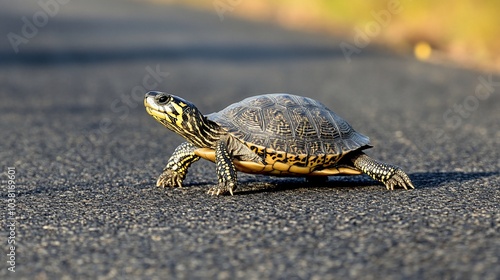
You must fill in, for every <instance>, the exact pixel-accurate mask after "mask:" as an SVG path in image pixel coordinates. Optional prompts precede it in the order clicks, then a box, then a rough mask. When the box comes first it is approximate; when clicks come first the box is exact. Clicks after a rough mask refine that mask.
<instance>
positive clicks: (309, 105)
mask: <svg viewBox="0 0 500 280" xmlns="http://www.w3.org/2000/svg"><path fill="white" fill-rule="evenodd" d="M144 106H145V107H146V111H147V112H148V113H149V114H150V115H151V116H152V117H153V118H155V119H156V120H157V121H158V122H160V123H161V124H163V125H164V126H165V127H167V128H168V129H170V130H171V131H173V132H175V133H177V134H178V135H180V136H182V137H183V138H184V139H186V140H187V141H186V142H184V143H182V144H180V145H179V146H178V147H177V148H176V149H175V150H174V152H173V154H172V156H171V157H170V159H169V160H168V163H167V165H166V166H165V168H164V169H163V172H162V173H161V175H160V176H159V177H158V180H157V181H156V185H157V186H158V187H161V188H165V187H182V182H183V181H184V179H185V177H186V174H187V172H188V169H189V167H190V165H191V164H192V163H194V162H196V161H197V160H199V159H200V158H203V159H206V160H209V161H212V162H215V166H216V168H215V169H216V173H217V177H218V184H217V185H215V186H212V187H210V189H209V190H208V192H207V193H208V194H210V195H222V194H228V193H229V194H231V195H233V191H234V190H235V189H236V187H237V171H241V172H245V173H254V174H266V175H275V176H302V177H306V178H310V179H314V178H316V179H319V180H327V177H326V176H332V175H358V174H363V173H364V174H367V175H369V176H370V177H371V178H373V179H375V180H377V181H379V182H382V183H383V184H384V185H385V186H386V188H387V189H388V190H389V189H390V190H393V189H394V187H396V186H397V187H402V188H405V189H407V190H408V189H413V188H414V186H413V184H412V182H411V180H410V178H409V177H408V175H407V174H406V173H405V172H404V171H403V170H402V169H401V168H400V167H398V166H396V165H392V164H388V163H384V162H381V161H378V160H375V159H373V158H371V157H369V156H368V155H366V154H365V153H364V152H363V151H364V150H365V149H368V148H372V146H371V145H370V140H369V138H368V137H367V136H365V135H363V134H361V133H358V132H356V131H355V130H354V129H353V128H352V127H351V125H349V123H347V121H345V120H344V119H342V118H341V117H340V116H338V115H337V114H336V113H334V112H333V111H332V110H330V109H328V108H327V107H326V106H325V105H323V104H322V103H320V102H319V101H316V100H314V99H311V98H308V97H303V96H297V95H292V94H287V93H273V94H262V95H257V96H253V97H248V98H246V99H243V100H242V101H240V102H237V103H234V104H231V105H229V106H228V107H226V108H225V109H223V110H221V111H219V112H216V113H212V114H209V115H203V114H202V113H201V112H200V110H198V108H196V106H195V105H193V104H192V103H191V102H189V101H187V100H184V99H183V98H181V97H178V96H175V95H173V94H168V93H165V92H160V91H150V92H148V93H146V95H145V97H144ZM317 176H322V177H317Z"/></svg>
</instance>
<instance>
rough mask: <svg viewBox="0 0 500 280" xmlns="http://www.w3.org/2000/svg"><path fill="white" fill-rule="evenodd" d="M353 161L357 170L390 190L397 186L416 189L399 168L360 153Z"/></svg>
mask: <svg viewBox="0 0 500 280" xmlns="http://www.w3.org/2000/svg"><path fill="white" fill-rule="evenodd" d="M351 160H352V162H353V164H354V166H355V167H356V168H358V169H359V170H361V171H362V172H363V173H366V174H367V175H368V176H370V177H372V178H373V179H375V180H377V181H379V182H382V183H384V185H385V186H386V187H387V189H388V190H389V189H390V190H393V189H394V187H396V186H399V187H403V188H405V189H408V188H412V189H414V188H415V187H414V186H413V184H412V182H411V180H410V178H409V177H408V175H406V173H405V172H404V171H403V170H402V169H401V168H400V167H398V166H395V165H391V164H387V163H384V162H380V161H377V160H375V159H372V158H371V157H369V156H367V155H366V154H364V153H359V154H358V155H356V156H354V157H352V159H351Z"/></svg>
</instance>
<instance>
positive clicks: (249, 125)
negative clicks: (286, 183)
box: [207, 94, 370, 168]
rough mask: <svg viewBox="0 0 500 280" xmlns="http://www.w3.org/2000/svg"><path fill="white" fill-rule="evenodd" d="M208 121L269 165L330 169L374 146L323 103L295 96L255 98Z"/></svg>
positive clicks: (230, 107) (214, 115)
mask: <svg viewBox="0 0 500 280" xmlns="http://www.w3.org/2000/svg"><path fill="white" fill-rule="evenodd" d="M207 117H208V118H209V119H210V120H212V121H214V122H216V123H217V124H219V125H220V126H221V127H222V128H223V129H225V130H227V131H228V132H229V133H231V134H232V135H234V136H235V137H236V138H237V139H240V140H241V141H243V142H245V143H246V144H247V146H248V147H249V148H250V149H251V150H252V151H254V152H256V153H257V154H259V155H261V156H262V158H263V159H264V160H265V161H266V162H267V163H268V164H274V163H276V162H280V163H286V164H288V165H295V166H300V167H305V168H307V167H310V168H313V167H318V166H328V165H332V164H334V163H336V162H337V161H338V160H339V159H340V158H341V157H342V156H343V155H344V154H346V153H347V152H350V151H353V150H356V149H359V148H362V147H364V146H369V144H370V143H369V139H368V137H366V136H364V135H362V134H360V133H358V132H356V131H354V130H353V129H352V127H351V126H350V125H349V124H348V123H347V122H346V121H345V120H343V119H342V118H340V117H339V116H337V115H336V114H335V113H334V112H332V111H331V110H329V109H328V108H326V107H325V106H324V105H323V104H321V103H320V102H318V101H315V100H313V99H310V98H307V97H301V96H295V95H290V94H267V95H260V96H254V97H250V98H247V99H244V100H242V101H240V102H238V103H235V104H232V105H230V106H228V107H227V108H225V109H223V110H222V111H220V112H217V113H213V114H210V115H208V116H207Z"/></svg>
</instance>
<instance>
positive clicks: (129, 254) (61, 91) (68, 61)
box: [0, 0, 500, 279]
mask: <svg viewBox="0 0 500 280" xmlns="http://www.w3.org/2000/svg"><path fill="white" fill-rule="evenodd" d="M28 2H29V1H24V2H22V1H10V2H9V3H4V4H2V10H1V11H0V31H1V34H2V37H1V38H2V39H0V98H1V103H0V116H1V118H0V139H2V140H1V141H0V159H1V161H2V180H4V181H2V192H3V194H2V197H4V207H2V209H4V210H2V211H3V213H2V214H3V216H2V217H4V218H5V223H4V225H9V222H10V221H12V220H10V218H14V219H15V232H14V238H15V241H16V244H15V247H16V248H15V254H16V255H15V257H16V259H15V262H16V263H15V271H16V272H15V273H12V272H10V271H8V267H9V266H10V265H9V263H8V262H7V260H8V259H7V257H8V256H7V254H8V253H10V248H9V246H8V244H7V240H8V239H7V237H8V236H9V234H10V235H12V233H11V232H10V229H9V228H8V226H5V227H4V231H3V232H4V233H3V234H2V235H3V237H4V238H5V239H2V240H5V242H2V244H3V245H2V247H3V248H2V252H3V253H2V255H3V258H2V259H3V260H4V261H2V264H3V268H2V270H1V272H0V278H2V279H6V278H7V277H9V278H14V279H139V278H141V279H381V278H383V279H498V278H499V277H500V265H499V263H500V211H499V205H500V176H499V166H500V164H499V153H498V151H499V144H500V140H499V139H500V133H499V131H500V129H499V126H500V113H499V111H498V108H500V94H499V93H500V77H499V76H495V75H491V74H489V73H481V72H475V71H469V70H460V69H454V68H451V67H446V66H441V65H433V64H426V63H421V62H418V61H415V60H413V59H412V58H409V57H404V56H397V55H393V54H389V53H387V52H382V51H379V50H377V49H375V48H374V46H373V45H369V46H368V47H366V48H364V49H362V50H361V52H360V53H359V54H354V55H353V56H352V57H351V58H352V60H351V61H350V62H347V61H346V59H345V57H344V55H343V53H342V51H341V49H340V48H339V44H340V43H341V42H342V40H341V39H339V38H335V37H329V36H325V35H320V34H306V33H300V32H293V31H287V30H283V29H280V28H279V27H276V26H271V25H267V24H263V23H249V22H245V21H241V20H237V19H235V18H232V17H231V14H230V13H229V12H228V13H227V14H226V15H225V19H224V21H222V22H221V21H220V20H219V17H218V16H217V13H216V12H215V11H213V12H200V11H193V10H188V9H186V8H182V7H176V6H160V5H153V4H144V3H142V4H138V3H134V2H127V1H117V0H110V1H95V0H92V1H78V2H77V1H71V2H68V3H67V4H61V5H59V6H57V7H58V12H57V13H56V14H55V15H54V16H50V17H49V16H47V23H46V24H45V25H43V26H41V27H38V28H37V31H36V32H35V33H36V34H35V35H34V36H32V38H29V39H26V40H27V42H26V43H22V44H20V45H19V46H18V47H19V52H18V53H17V54H16V53H14V51H13V48H12V46H11V44H10V43H9V41H8V39H7V38H8V37H7V34H8V33H9V32H13V33H17V34H22V30H23V25H25V22H23V20H22V19H23V17H26V19H27V20H29V21H32V20H33V16H34V15H37V12H38V16H39V17H40V18H39V20H41V19H43V18H42V17H41V13H40V11H43V9H42V8H41V6H39V5H38V4H37V3H36V2H35V1H32V3H28ZM40 2H43V1H40ZM49 2H50V1H49ZM53 2H55V1H53ZM61 2H62V1H61ZM101 2H103V3H101ZM39 23H40V22H39ZM153 73H156V74H153ZM481 80H483V82H481ZM484 81H486V82H484ZM488 81H489V82H488ZM485 83H486V84H488V83H489V84H490V85H489V86H481V84H483V85H484V84H485ZM149 89H158V90H163V91H168V92H171V93H175V94H177V95H180V96H183V97H184V98H185V99H187V100H190V101H192V102H193V103H195V104H197V106H198V107H199V109H200V110H202V112H206V113H210V112H213V111H217V110H220V109H222V108H224V107H225V106H227V105H228V104H230V103H232V102H235V101H238V100H241V99H243V98H244V97H248V96H252V95H255V94H260V93H270V92H289V93H293V94H298V95H304V96H309V97H312V98H315V99H318V100H320V101H321V102H322V103H324V104H326V105H327V106H328V107H330V108H331V109H333V110H334V111H335V112H336V113H338V114H339V115H340V116H342V117H343V118H344V119H346V120H348V121H349V122H350V123H351V125H352V126H353V127H354V128H355V129H356V130H357V131H360V132H361V133H363V134H366V135H368V136H370V138H371V141H372V144H373V145H374V146H375V147H374V148H373V149H371V150H369V151H368V154H369V155H371V156H372V157H374V158H377V159H380V160H383V161H387V162H390V163H393V164H397V165H400V166H401V167H402V168H403V169H404V170H406V171H407V172H408V173H409V175H410V177H411V179H412V180H413V182H414V184H415V186H416V187H417V189H415V190H412V191H405V190H401V189H397V190H395V191H387V190H386V189H385V188H384V187H383V185H382V184H380V183H377V182H375V181H373V180H371V179H370V178H369V177H367V176H352V177H334V178H330V181H328V182H327V183H317V182H316V183H314V182H311V183H308V182H306V181H305V180H303V179H300V178H276V177H265V176H253V175H245V174H240V175H239V182H240V186H239V188H238V189H237V190H236V192H235V195H234V196H223V197H210V196H208V195H207V194H205V192H206V190H207V189H208V188H209V186H211V185H212V184H215V183H216V181H217V179H216V176H215V166H214V164H212V163H209V162H205V161H200V162H197V163H195V164H194V165H193V167H192V169H191V170H190V173H189V174H188V177H187V179H186V181H185V184H186V187H184V188H182V189H169V190H166V191H162V190H159V189H157V188H156V187H154V183H155V180H156V177H157V176H158V175H159V174H160V172H161V170H162V168H163V167H164V165H165V164H166V161H167V159H168V156H169V155H170V154H171V153H172V151H173V150H174V148H175V147H176V146H177V145H178V144H180V143H181V141H182V139H181V138H180V137H179V136H176V135H174V134H173V133H171V132H169V131H168V130H166V129H164V128H163V127H162V126H161V125H160V124H158V123H157V122H156V121H155V120H154V119H153V118H151V117H150V116H148V115H147V113H146V112H145V110H144V108H143V105H142V97H143V95H144V92H145V91H146V90H149ZM478 89H479V90H478ZM460 108H462V109H460ZM8 167H15V171H16V174H15V175H16V178H15V186H16V188H15V192H14V193H15V194H16V197H15V213H14V214H15V215H10V214H9V211H8V210H9V208H8V201H7V198H8V197H7V195H8V189H7V187H8V183H7V181H6V179H7V173H8Z"/></svg>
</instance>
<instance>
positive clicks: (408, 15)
mask: <svg viewBox="0 0 500 280" xmlns="http://www.w3.org/2000/svg"><path fill="white" fill-rule="evenodd" d="M150 1H153V2H159V3H178V4H183V5H189V6H191V7H196V8H200V9H208V10H212V11H214V10H219V11H225V13H224V16H239V17H244V18H247V19H251V20H256V21H267V22H275V23H277V24H279V25H282V26H286V27H288V28H293V29H300V30H307V31H318V32H325V33H330V34H333V35H337V36H342V37H345V38H352V39H354V36H356V34H359V33H358V32H359V30H361V31H362V32H364V33H365V34H366V35H367V36H368V37H369V39H370V40H371V41H372V42H375V43H376V44H378V45H381V46H384V47H389V48H391V49H392V50H394V51H397V52H400V53H413V54H414V55H415V56H416V57H417V58H418V59H421V60H427V61H429V62H438V63H448V64H453V65H455V66H456V65H459V66H462V67H467V68H479V69H483V70H487V71H493V70H494V71H497V72H498V71H500V51H499V50H500V17H499V14H498V11H500V0H478V1H473V0H460V1H452V0H444V1H432V0H419V1H411V0H394V1H365V0H352V1H329V0H314V1H300V0H276V1H265V0H254V1H244V0H213V1H207V0H183V1H181V0H150ZM387 12H389V13H387ZM219 15H220V12H219ZM221 19H222V18H221ZM377 25H378V27H377ZM379 27H380V28H379ZM370 35H372V36H370Z"/></svg>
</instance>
